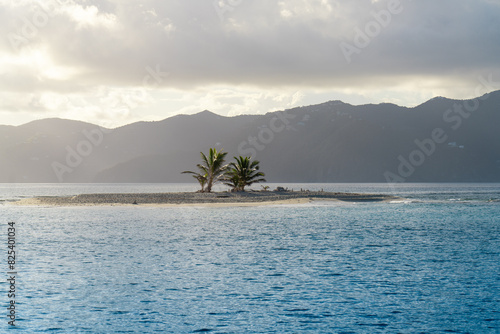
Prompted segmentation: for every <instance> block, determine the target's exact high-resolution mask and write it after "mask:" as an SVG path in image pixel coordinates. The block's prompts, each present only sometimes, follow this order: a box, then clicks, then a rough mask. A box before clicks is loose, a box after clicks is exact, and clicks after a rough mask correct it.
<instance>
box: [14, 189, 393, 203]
mask: <svg viewBox="0 0 500 334" xmlns="http://www.w3.org/2000/svg"><path fill="white" fill-rule="evenodd" d="M396 199H399V198H398V197H395V196H391V195H381V194H358V193H339V192H323V191H314V192H313V191H245V192H213V193H200V192H182V193H121V194H81V195H75V196H39V197H33V198H26V199H22V200H19V201H17V202H14V203H13V204H15V205H36V206H40V205H42V206H96V205H110V206H113V205H134V206H135V205H137V206H165V207H177V206H211V207H226V206H260V205H276V204H303V203H309V202H312V201H315V200H316V201H318V200H319V201H325V200H331V201H344V202H385V201H392V200H396Z"/></svg>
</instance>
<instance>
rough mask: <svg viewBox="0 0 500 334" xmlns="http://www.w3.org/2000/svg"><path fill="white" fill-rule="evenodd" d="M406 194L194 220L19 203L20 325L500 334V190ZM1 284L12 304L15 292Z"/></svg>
mask: <svg viewBox="0 0 500 334" xmlns="http://www.w3.org/2000/svg"><path fill="white" fill-rule="evenodd" d="M296 186H297V185H294V187H296ZM312 186H316V187H335V188H336V189H340V188H341V187H345V188H346V190H349V189H351V190H356V191H363V187H365V189H367V190H366V191H371V192H373V191H374V190H373V189H375V190H377V189H376V188H377V185H335V186H333V185H312ZM71 187H73V188H71V189H68V188H59V190H58V192H61V191H63V192H64V191H66V192H70V191H75V189H77V188H78V186H76V185H74V186H71ZM86 187H89V186H86ZM90 187H91V188H92V186H90ZM96 187H97V186H96ZM100 187H103V186H102V185H101V186H100ZM136 187H138V188H140V187H139V186H136ZM142 187H143V188H142V190H144V187H146V188H148V187H150V186H142ZM299 187H300V186H299ZM138 188H135V189H138ZM309 188H311V187H309ZM61 189H62V190H61ZM86 189H87V188H86ZM92 189H94V190H95V189H96V188H92ZM25 190H26V189H24V190H22V191H20V192H18V193H16V194H15V195H14V196H12V197H17V196H24V195H19V194H20V193H22V192H23V191H25ZM325 190H326V189H325ZM378 190H379V191H378V192H382V191H381V190H382V189H381V188H380V189H378ZM33 191H41V190H40V189H38V190H36V189H34V190H33ZM46 191H47V192H50V190H46ZM131 191H132V190H131ZM391 191H394V189H393V190H391ZM395 191H396V192H399V194H404V195H405V196H406V197H407V198H408V200H407V201H403V202H399V203H363V204H353V203H331V202H317V203H313V204H308V205H287V206H269V207H250V208H182V209H181V208H141V207H79V208H53V207H52V208H49V207H28V208H20V207H14V206H11V205H10V204H8V202H7V203H5V204H3V205H1V206H0V210H2V218H3V220H4V223H3V225H2V226H3V227H2V229H3V230H4V232H2V233H3V235H6V228H7V224H6V223H7V221H16V226H17V242H18V244H17V246H18V247H17V248H18V256H19V257H18V267H17V270H18V281H17V288H18V295H17V298H16V302H17V303H18V305H17V306H18V308H17V315H18V320H17V327H16V329H17V330H18V331H21V332H27V333H44V332H50V333H153V332H158V333H194V332H211V333H450V332H451V333H499V332H500V202H498V200H497V199H498V198H500V186H499V185H464V186H461V187H460V186H457V185H454V186H451V185H414V186H410V185H406V186H404V187H402V186H401V187H400V188H398V189H396V190H395ZM28 192H29V190H28ZM4 198H8V196H7V195H4ZM4 244H5V248H6V243H4ZM6 271H7V270H5V272H6ZM5 275H6V274H5ZM0 287H1V288H2V291H4V292H2V293H1V297H0V300H1V301H2V303H3V305H4V306H5V307H6V305H7V297H6V289H7V282H6V281H4V282H2V283H0ZM3 309H4V310H5V311H4V313H5V314H6V313H7V312H6V308H3ZM2 318H4V320H3V321H2V323H0V331H1V332H4V331H6V330H7V328H8V326H7V320H6V317H5V316H2Z"/></svg>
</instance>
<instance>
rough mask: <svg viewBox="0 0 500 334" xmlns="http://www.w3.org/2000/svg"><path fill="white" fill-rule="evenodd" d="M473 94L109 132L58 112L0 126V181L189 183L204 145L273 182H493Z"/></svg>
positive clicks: (481, 108) (495, 146) (496, 157)
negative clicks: (241, 160)
mask: <svg viewBox="0 0 500 334" xmlns="http://www.w3.org/2000/svg"><path fill="white" fill-rule="evenodd" d="M477 101H480V103H479V104H474V103H473V101H456V100H450V99H445V98H435V99H432V100H430V101H427V102H426V103H424V104H422V105H419V106H417V107H415V108H405V107H399V106H396V105H393V104H377V105H373V104H371V105H363V106H352V105H349V104H346V103H342V102H340V101H330V102H326V103H322V104H318V105H313V106H307V107H300V108H294V109H290V110H287V111H285V112H275V113H268V114H266V115H248V116H238V117H223V116H219V115H216V114H213V113H211V112H209V111H203V112H201V113H198V114H196V115H189V116H188V115H179V116H174V117H171V118H167V119H165V120H163V121H159V122H138V123H133V124H129V125H126V126H123V127H120V128H117V129H114V130H108V129H100V128H99V127H97V126H95V125H92V124H88V123H84V122H76V121H68V120H61V119H46V120H40V121H35V122H31V123H28V124H25V125H22V126H18V127H11V126H0V159H1V163H0V182H59V181H63V182H96V181H97V182H191V181H192V178H191V177H190V176H189V175H181V174H180V172H181V171H183V170H186V169H191V170H193V169H195V168H196V167H195V165H196V163H198V162H199V152H200V151H203V152H206V151H208V148H210V147H217V148H219V149H220V148H223V149H224V150H225V151H226V152H229V154H228V159H232V157H233V156H235V155H254V156H255V157H256V158H257V159H259V160H260V161H261V166H262V170H263V171H264V172H266V174H267V179H268V181H274V182H386V181H387V179H388V175H389V176H390V178H389V179H391V178H395V180H397V181H406V182H462V181H470V182H473V181H474V182H486V181H497V182H500V131H499V130H500V110H499V106H500V92H494V93H491V94H488V95H486V96H483V97H482V99H481V100H477ZM467 109H468V110H472V111H470V112H469V111H467ZM436 131H438V133H439V134H440V139H442V140H440V142H439V143H437V142H435V141H434V139H433V133H435V132H436ZM419 143H420V144H419ZM402 161H403V162H402ZM402 165H404V166H402ZM55 166H56V167H55Z"/></svg>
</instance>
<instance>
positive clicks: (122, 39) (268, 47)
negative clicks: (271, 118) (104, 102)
mask: <svg viewBox="0 0 500 334" xmlns="http://www.w3.org/2000/svg"><path fill="white" fill-rule="evenodd" d="M391 8H396V9H397V10H394V11H393V12H391ZM384 13H390V17H388V16H384ZM499 14H500V4H499V1H493V0H478V1H474V2H471V1H468V0H453V1H452V0H442V1H431V0H420V1H410V0H400V1H398V0H378V1H373V0H352V1H341V0H311V1H303V0H289V1H278V0H275V1H264V0H254V1H249V0H240V1H233V0H231V1H229V0H214V1H212V0H209V1H207V0H192V1H181V0H169V1H165V0H146V1H132V0H122V1H119V0H82V1H76V0H44V1H36V0H23V1H6V0H2V1H0V30H1V31H3V32H4V38H3V39H2V40H1V41H0V61H1V62H0V74H2V75H1V79H0V88H1V90H2V94H3V95H8V94H11V95H10V96H11V97H12V96H15V94H21V93H23V92H24V93H26V94H34V95H33V96H48V95H47V94H48V93H50V94H56V95H57V94H60V95H67V94H72V95H74V96H80V97H82V98H83V97H85V96H86V98H84V99H86V100H93V99H95V98H96V97H95V95H92V94H95V92H96V91H99V90H102V89H105V88H104V87H113V89H114V90H116V91H121V92H120V93H116V94H120V95H124V96H126V95H127V94H128V93H127V92H130V90H137V89H147V90H148V92H149V93H152V91H155V92H157V94H158V96H160V98H161V96H163V97H165V100H168V98H167V96H169V94H171V93H168V92H169V91H170V92H171V91H172V90H181V91H184V92H189V91H190V90H196V89H207V90H209V89H210V87H216V88H214V89H215V90H214V93H213V94H208V93H207V94H205V95H204V94H201V95H197V97H199V98H200V100H197V101H194V103H192V104H190V105H187V104H184V105H182V106H180V107H181V108H179V110H188V109H192V108H194V106H197V107H200V108H201V109H207V108H208V106H206V107H203V104H206V105H215V106H219V108H220V109H223V110H226V112H227V113H228V114H234V113H240V112H242V111H245V112H248V113H254V112H259V111H258V110H257V109H259V105H258V103H261V102H262V101H263V100H266V99H261V98H252V96H253V94H255V92H257V91H259V90H260V92H261V93H263V94H264V95H265V92H270V93H272V94H276V95H277V96H279V95H280V92H283V94H285V95H286V96H287V98H288V96H290V94H294V93H295V92H297V91H302V92H306V91H313V90H315V89H316V90H330V91H331V92H334V94H337V95H343V94H344V95H345V94H354V93H352V92H355V91H356V90H358V91H359V92H360V93H358V94H361V95H363V94H364V95H370V94H372V93H373V92H374V91H376V90H380V89H386V90H387V91H396V90H398V89H399V88H398V87H401V86H404V87H406V88H407V89H405V90H404V91H402V93H403V94H409V95H408V96H410V95H411V96H414V95H412V94H413V93H412V90H413V89H416V90H421V93H420V94H421V95H423V96H428V95H429V94H430V93H431V92H438V91H439V92H443V91H446V92H450V93H451V94H452V95H453V93H455V95H458V94H462V93H463V92H464V91H467V87H474V85H475V84H476V80H477V76H478V75H485V74H494V75H495V76H500V68H499V59H500V57H499V56H500V44H499V43H498V36H499V35H500V20H498V17H499ZM377 25H378V26H377ZM361 35H363V36H361ZM356 41H357V42H362V43H356ZM343 43H344V44H343ZM342 45H350V46H352V47H354V48H355V51H352V50H354V49H349V50H351V52H352V53H351V54H350V55H349V57H346V52H345V49H344V50H343V48H342V47H341V46H342ZM347 58H349V59H347ZM148 69H160V71H163V72H164V73H167V72H168V77H162V80H156V81H153V80H146V82H148V83H149V84H150V83H153V86H149V87H144V83H145V78H146V77H147V76H148V75H149V76H151V72H150V71H149V70H148ZM217 87H219V88H217ZM220 87H226V90H224V89H222V90H221V89H220ZM454 87H455V88H454ZM162 91H163V92H165V93H164V95H162V94H161V92H162ZM235 91H237V92H238V93H237V94H238V95H240V96H246V97H245V99H246V100H244V101H245V102H244V103H243V105H244V106H245V107H244V108H243V107H241V106H239V107H238V106H233V107H229V105H230V104H231V101H232V100H231V99H232V94H233V93H232V92H235ZM400 91H401V90H400ZM471 91H472V88H471ZM349 92H351V93H349ZM370 92H372V93H370ZM221 94H222V95H221ZM224 94H227V95H225V97H223V95H224ZM377 94H378V93H377ZM377 94H375V95H377ZM471 94H472V93H469V95H471ZM153 95H154V94H153ZM195 95H196V94H195ZM375 95H373V94H372V96H375ZM202 96H207V99H208V100H207V99H205V98H203V97H202ZM208 96H211V97H210V98H208ZM411 96H410V97H409V98H408V99H407V100H406V102H407V103H409V102H408V101H409V100H410V99H411V98H412V97H411ZM54 99H55V98H54V97H53V98H51V99H50V100H51V101H52V100H54ZM7 100H9V101H12V100H15V99H13V98H10V99H7ZM42 100H43V99H41V100H40V101H42ZM56 100H57V99H56ZM306 100H307V96H306ZM148 101H149V102H145V105H147V104H148V103H150V104H151V103H153V104H154V103H156V102H152V101H150V100H148ZM224 101H226V102H224ZM298 101H300V99H299V100H296V101H295V103H298ZM13 103H14V104H15V101H13ZM141 103H142V102H141ZM186 103H187V102H186ZM402 103H405V99H404V98H403V99H402ZM8 105H9V106H10V107H9V108H12V110H15V109H16V107H13V106H12V105H11V102H9V104H8ZM49 105H50V106H51V107H48V106H49ZM91 105H92V104H89V106H91ZM140 105H144V104H140ZM176 105H178V104H176ZM30 106H31V105H30V104H29V103H26V102H22V103H19V105H18V106H17V108H18V109H17V110H21V109H23V110H25V111H29V108H32V110H33V111H35V110H41V109H43V110H45V109H46V110H55V109H58V108H62V107H61V104H59V105H58V107H57V108H56V107H54V104H51V103H39V104H36V107H35V106H31V107H30ZM71 107H72V106H71V105H69V106H68V108H71ZM73 107H74V106H73ZM4 108H7V106H6V105H5V104H4ZM102 108H106V106H103V107H102ZM4 110H5V109H4Z"/></svg>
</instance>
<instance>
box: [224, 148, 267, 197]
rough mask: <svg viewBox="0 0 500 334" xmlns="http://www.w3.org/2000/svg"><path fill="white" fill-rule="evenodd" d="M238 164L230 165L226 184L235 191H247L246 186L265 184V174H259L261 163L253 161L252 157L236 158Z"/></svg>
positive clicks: (232, 163)
mask: <svg viewBox="0 0 500 334" xmlns="http://www.w3.org/2000/svg"><path fill="white" fill-rule="evenodd" d="M234 159H235V160H236V162H231V163H230V164H229V170H228V171H227V172H226V176H225V178H224V181H225V182H224V184H226V185H228V186H230V187H232V188H233V191H245V187H246V186H250V185H252V184H253V183H259V182H265V181H266V179H264V178H263V177H264V176H265V174H264V173H262V172H259V163H260V162H259V161H258V160H254V161H251V158H250V157H242V156H239V157H238V158H237V157H234Z"/></svg>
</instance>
